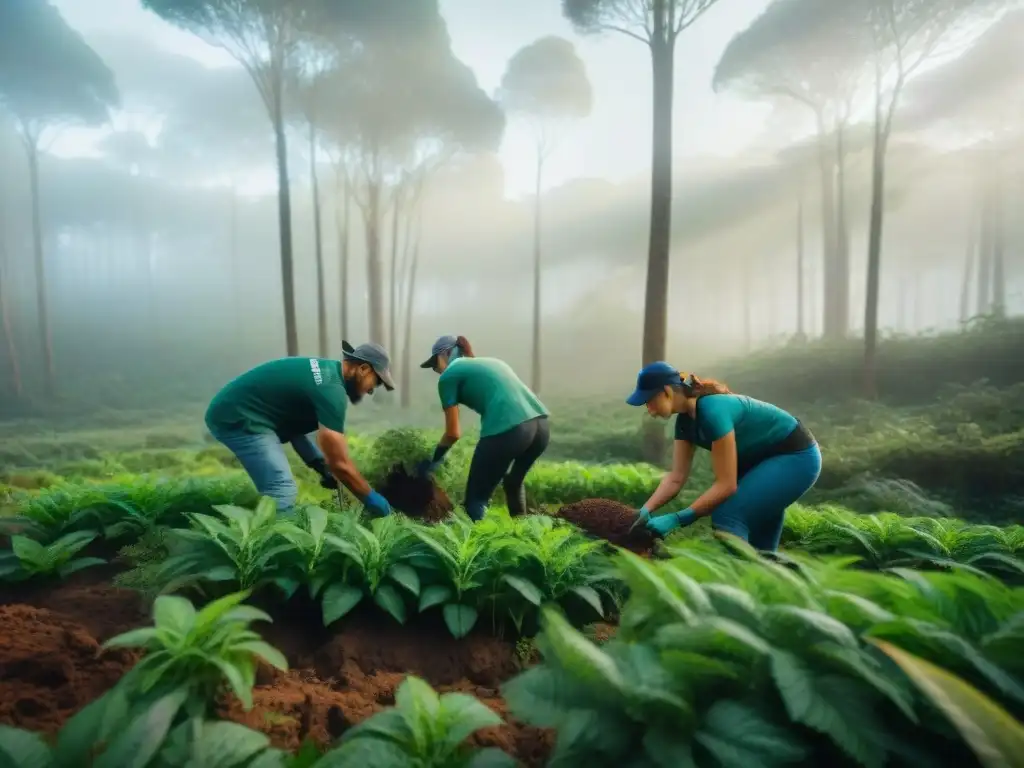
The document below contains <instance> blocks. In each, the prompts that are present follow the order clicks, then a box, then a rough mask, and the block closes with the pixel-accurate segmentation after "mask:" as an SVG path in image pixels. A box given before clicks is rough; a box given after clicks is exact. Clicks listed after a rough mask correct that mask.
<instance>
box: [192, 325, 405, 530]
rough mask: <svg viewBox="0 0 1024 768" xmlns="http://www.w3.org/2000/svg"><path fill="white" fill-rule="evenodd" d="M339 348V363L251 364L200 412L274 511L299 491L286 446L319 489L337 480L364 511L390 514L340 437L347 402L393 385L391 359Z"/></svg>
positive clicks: (377, 352)
mask: <svg viewBox="0 0 1024 768" xmlns="http://www.w3.org/2000/svg"><path fill="white" fill-rule="evenodd" d="M342 351H343V355H342V360H328V359H324V358H319V357H284V358H281V359H278V360H271V361H269V362H266V363H263V364H262V365H258V366H256V367H255V368H253V369H251V370H249V371H246V372H245V373H243V374H242V375H241V376H238V377H237V378H235V379H233V380H231V381H229V382H228V383H227V384H226V385H225V386H224V387H223V389H221V390H220V392H218V393H217V394H216V395H215V396H214V398H213V400H212V401H211V402H210V405H209V407H208V408H207V410H206V427H207V428H208V429H209V430H210V433H211V434H212V435H213V436H214V438H216V439H217V440H218V441H219V442H221V443H223V444H224V445H225V446H227V447H228V449H230V450H231V452H232V453H233V454H235V456H236V457H237V458H238V460H239V461H240V462H241V463H242V466H243V467H244V468H245V471H246V472H248V473H249V477H250V478H252V481H253V483H254V484H255V485H256V490H258V491H259V492H260V494H262V495H264V496H270V497H271V498H273V499H274V500H275V501H276V502H277V506H278V509H279V510H282V511H283V510H287V509H290V508H291V507H292V506H294V505H295V499H296V498H297V496H298V487H297V486H296V485H295V478H294V477H292V472H291V468H290V467H289V466H288V458H287V457H286V456H285V453H284V447H283V443H291V445H292V447H293V448H294V449H295V452H296V453H298V454H299V457H300V458H301V459H302V460H303V461H304V462H305V464H306V466H308V467H310V468H311V469H313V470H315V471H316V472H318V473H319V474H320V477H321V485H323V486H324V487H325V488H337V487H338V481H341V483H342V485H344V486H345V487H346V488H348V489H349V490H350V491H352V493H353V494H355V495H356V497H358V498H359V499H361V500H362V502H363V504H365V505H366V507H367V509H369V510H370V512H371V513H373V514H375V515H387V514H390V513H391V506H390V505H389V504H388V502H387V500H386V499H385V498H384V497H383V496H381V495H380V494H379V493H377V492H376V491H375V490H373V489H372V488H371V487H370V486H369V484H368V483H367V482H366V480H365V479H364V478H363V476H362V475H360V474H359V470H357V469H356V466H355V464H354V463H353V462H352V458H351V456H350V454H349V451H348V443H347V441H346V440H345V414H346V410H347V409H348V403H349V402H352V403H353V404H355V403H358V402H359V401H360V400H362V398H363V396H364V395H369V394H373V391H374V389H376V388H377V387H378V386H380V385H384V387H385V388H386V389H387V390H389V391H390V390H393V389H394V388H395V384H394V381H393V379H392V378H391V363H390V358H389V357H388V353H387V352H386V351H385V350H384V348H383V347H381V346H380V345H379V344H361V345H360V346H358V347H356V348H354V349H353V348H352V346H351V345H350V344H349V343H348V342H345V341H343V342H342ZM314 433H315V440H314Z"/></svg>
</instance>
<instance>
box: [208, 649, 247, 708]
mask: <svg viewBox="0 0 1024 768" xmlns="http://www.w3.org/2000/svg"><path fill="white" fill-rule="evenodd" d="M209 661H210V662H211V663H212V664H213V665H214V666H216V667H217V669H219V670H220V672H221V674H222V675H224V679H225V680H227V681H228V685H229V686H230V687H231V690H232V691H234V694H235V696H237V697H238V700H239V701H240V702H242V706H243V707H244V708H245V711H246V712H248V711H249V710H250V709H252V687H251V686H250V685H249V683H248V682H247V681H246V679H245V677H244V675H243V674H242V670H241V669H240V668H239V666H237V665H235V664H233V663H232V662H231V661H230V660H228V659H224V658H221V657H220V656H210V657H209Z"/></svg>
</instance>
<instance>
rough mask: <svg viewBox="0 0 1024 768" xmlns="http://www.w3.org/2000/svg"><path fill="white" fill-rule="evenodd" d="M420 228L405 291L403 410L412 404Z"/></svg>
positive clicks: (418, 228)
mask: <svg viewBox="0 0 1024 768" xmlns="http://www.w3.org/2000/svg"><path fill="white" fill-rule="evenodd" d="M420 238H421V234H420V226H419V224H418V223H417V226H416V239H415V242H414V244H413V247H412V260H411V262H410V264H409V281H408V285H407V286H406V290H405V340H404V343H403V344H402V370H401V377H402V392H401V403H402V407H403V408H408V407H409V406H410V405H411V404H412V370H413V365H412V318H413V313H414V312H415V311H416V273H417V272H418V271H419V263H420Z"/></svg>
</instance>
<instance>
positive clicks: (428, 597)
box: [420, 585, 454, 613]
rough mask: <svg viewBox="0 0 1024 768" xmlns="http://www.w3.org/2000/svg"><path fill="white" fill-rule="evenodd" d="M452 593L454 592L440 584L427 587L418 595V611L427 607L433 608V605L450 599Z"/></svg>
mask: <svg viewBox="0 0 1024 768" xmlns="http://www.w3.org/2000/svg"><path fill="white" fill-rule="evenodd" d="M453 595H454V593H453V592H452V590H451V589H449V588H448V587H444V586H440V585H434V586H432V587H427V588H426V589H424V590H423V593H422V594H421V595H420V613H422V612H423V611H425V610H427V609H428V608H433V607H434V606H435V605H441V604H442V603H446V602H448V601H449V600H451V599H452V596H453Z"/></svg>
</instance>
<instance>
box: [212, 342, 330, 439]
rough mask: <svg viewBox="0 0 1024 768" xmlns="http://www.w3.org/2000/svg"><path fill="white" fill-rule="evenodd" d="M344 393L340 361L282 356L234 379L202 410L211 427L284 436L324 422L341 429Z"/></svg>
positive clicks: (304, 432) (312, 429) (215, 430)
mask: <svg viewBox="0 0 1024 768" xmlns="http://www.w3.org/2000/svg"><path fill="white" fill-rule="evenodd" d="M347 409H348V395H347V393H346V392H345V381H344V379H343V378H342V373H341V361H340V360H326V359H323V358H319V357H283V358H281V359H279V360H271V361H269V362H266V363H263V364H261V365H257V366H256V367H255V368H252V369H250V370H248V371H246V372H245V373H243V374H241V375H240V376H238V377H236V378H234V379H232V380H231V381H229V382H228V383H227V384H225V385H224V387H223V388H222V389H221V390H220V392H218V393H217V394H216V395H215V396H214V398H213V400H212V401H210V406H209V407H208V408H207V409H206V426H207V427H208V428H209V430H210V432H212V433H214V434H217V433H218V432H249V433H257V434H266V433H273V434H275V435H277V436H278V437H279V438H281V440H282V441H289V440H294V439H295V438H296V437H298V436H299V435H308V434H309V433H310V432H315V431H316V430H317V429H318V428H319V425H321V424H323V425H324V426H325V427H327V428H328V429H333V430H334V431H335V432H344V431H345V413H346V410H347Z"/></svg>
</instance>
